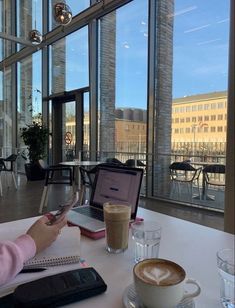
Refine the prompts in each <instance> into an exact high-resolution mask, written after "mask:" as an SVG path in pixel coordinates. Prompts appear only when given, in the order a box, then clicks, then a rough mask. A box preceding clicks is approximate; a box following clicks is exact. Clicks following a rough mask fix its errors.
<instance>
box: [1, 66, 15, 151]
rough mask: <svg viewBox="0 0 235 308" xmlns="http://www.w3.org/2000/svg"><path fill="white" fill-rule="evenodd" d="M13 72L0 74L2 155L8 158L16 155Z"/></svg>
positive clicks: (7, 70) (6, 71)
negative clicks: (13, 116)
mask: <svg viewBox="0 0 235 308" xmlns="http://www.w3.org/2000/svg"><path fill="white" fill-rule="evenodd" d="M11 74H12V72H11V69H9V68H8V69H5V70H4V71H3V72H1V74H0V82H1V84H0V90H1V91H0V102H1V103H0V155H1V156H2V157H7V156H9V155H10V154H12V153H15V150H16V149H14V148H12V144H13V139H12V132H13V120H12V99H11V88H12V76H11Z"/></svg>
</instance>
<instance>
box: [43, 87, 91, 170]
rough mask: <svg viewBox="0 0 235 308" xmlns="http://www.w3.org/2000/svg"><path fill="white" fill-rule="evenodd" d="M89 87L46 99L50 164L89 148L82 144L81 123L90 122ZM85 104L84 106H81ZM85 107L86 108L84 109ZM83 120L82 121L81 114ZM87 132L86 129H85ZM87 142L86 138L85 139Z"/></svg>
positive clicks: (73, 157) (68, 159)
mask: <svg viewBox="0 0 235 308" xmlns="http://www.w3.org/2000/svg"><path fill="white" fill-rule="evenodd" d="M87 98H88V99H89V88H88V87H87V88H81V89H77V90H73V91H70V92H63V93H62V94H54V95H51V96H49V97H47V98H46V100H48V102H49V128H50V133H51V139H50V142H49V157H50V159H49V163H50V164H58V163H60V162H62V161H72V160H73V159H75V158H78V157H79V153H82V152H83V151H84V148H85V150H87V149H88V148H89V145H86V144H85V145H84V134H85V133H84V131H86V130H84V126H85V125H86V124H88V123H89V120H88V119H89V108H88V109H87V106H86V105H87V104H88V105H89V102H87ZM84 105H85V107H84ZM84 109H85V111H84ZM87 111H88V114H87V116H86V119H87V120H86V121H85V120H84V113H87ZM88 131H89V130H88ZM85 139H86V140H87V141H88V142H89V138H88V137H86V138H85Z"/></svg>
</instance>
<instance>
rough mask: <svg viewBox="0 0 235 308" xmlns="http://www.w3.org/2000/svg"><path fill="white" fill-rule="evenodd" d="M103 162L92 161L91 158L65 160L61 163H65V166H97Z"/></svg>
mask: <svg viewBox="0 0 235 308" xmlns="http://www.w3.org/2000/svg"><path fill="white" fill-rule="evenodd" d="M99 164H101V162H100V161H90V160H86V161H83V160H81V161H80V160H73V161H63V162H61V163H60V165H63V166H71V167H76V166H87V167H88V166H96V165H99Z"/></svg>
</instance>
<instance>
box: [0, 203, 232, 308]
mask: <svg viewBox="0 0 235 308" xmlns="http://www.w3.org/2000/svg"><path fill="white" fill-rule="evenodd" d="M138 216H140V217H143V218H145V220H147V219H149V220H156V221H158V222H159V223H160V224H161V225H162V240H161V246H160V257H162V258H167V259H170V260H173V261H175V262H177V263H179V264H180V265H182V266H183V267H184V269H185V270H186V273H187V276H188V277H192V278H195V279H197V280H198V281H199V282H200V284H201V287H202V292H201V294H200V295H199V296H198V297H197V298H196V299H195V304H196V308H220V307H221V306H220V302H219V278H218V273H217V266H216V252H217V251H218V250H220V249H222V248H233V247H234V236H233V235H231V234H229V233H225V232H222V231H218V230H215V229H212V228H207V227H204V226H201V225H198V224H194V223H191V222H187V221H184V220H181V219H177V218H173V217H170V216H167V215H163V214H159V213H156V212H152V211H148V210H145V209H142V208H139V210H138ZM34 220H35V218H31V219H24V220H19V221H15V222H10V223H3V224H0V234H1V233H2V231H6V230H9V232H8V234H9V236H10V234H11V230H13V229H15V228H17V226H19V225H20V226H22V225H24V226H25V228H27V226H29V225H30V224H31V223H32V222H33V221H34ZM13 227H14V228H13ZM81 256H82V258H84V259H86V261H87V263H88V264H90V266H93V267H94V268H95V269H96V270H97V271H98V273H99V274H100V275H101V276H102V277H103V279H104V281H105V282H106V283H107V285H108V289H107V291H106V292H105V293H104V294H102V295H99V296H96V297H93V298H90V299H86V300H83V301H81V302H79V303H74V304H71V305H68V307H79V308H90V307H95V308H111V307H112V308H120V307H123V306H122V294H123V292H124V290H125V288H126V287H127V286H128V285H129V284H131V283H132V281H133V279H132V269H133V266H134V261H133V260H134V243H133V241H132V239H131V237H130V240H129V248H128V250H127V251H126V252H124V253H122V254H118V255H113V254H109V253H108V252H106V250H105V240H104V239H100V240H96V241H94V240H91V239H88V238H86V237H82V239H81ZM73 268H76V265H69V266H68V265H66V266H63V270H70V269H73ZM53 270H54V271H56V270H57V271H58V270H61V267H60V268H59V269H58V267H57V268H54V269H53ZM49 271H50V270H48V273H49ZM44 273H45V272H44ZM21 275H23V274H21ZM24 275H31V274H24ZM33 275H36V277H40V276H41V275H42V274H40V273H37V274H33ZM44 275H45V274H44ZM19 276H20V275H19ZM19 276H18V277H19ZM27 277H28V276H27ZM36 277H34V278H36ZM0 295H1V288H0Z"/></svg>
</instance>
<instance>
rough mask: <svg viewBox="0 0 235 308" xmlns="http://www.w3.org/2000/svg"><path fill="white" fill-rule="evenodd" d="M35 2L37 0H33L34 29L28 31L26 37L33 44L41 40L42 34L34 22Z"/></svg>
mask: <svg viewBox="0 0 235 308" xmlns="http://www.w3.org/2000/svg"><path fill="white" fill-rule="evenodd" d="M36 4H37V0H35V1H34V18H35V19H34V29H33V30H31V31H29V34H28V38H29V40H30V42H31V43H32V44H34V45H38V44H40V43H41V42H42V35H41V33H40V32H39V31H38V30H37V24H36V16H37V14H36V13H37V12H36Z"/></svg>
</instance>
